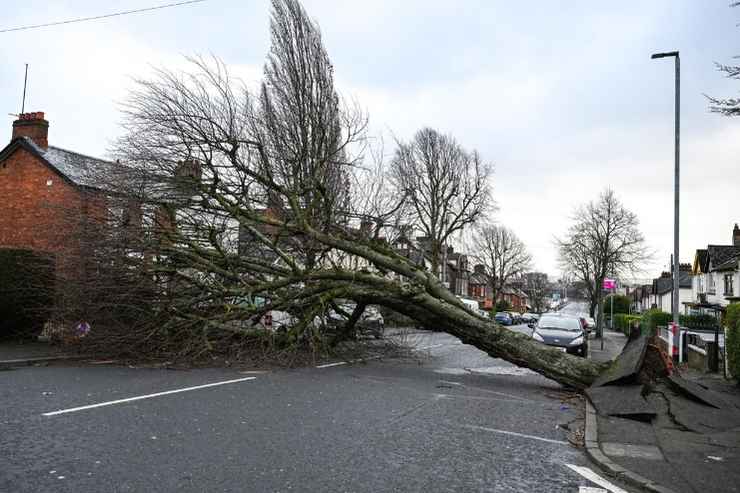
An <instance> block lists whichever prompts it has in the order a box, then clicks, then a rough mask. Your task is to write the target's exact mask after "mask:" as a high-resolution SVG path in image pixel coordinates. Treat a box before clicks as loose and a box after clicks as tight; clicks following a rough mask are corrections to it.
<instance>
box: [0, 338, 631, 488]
mask: <svg viewBox="0 0 740 493" xmlns="http://www.w3.org/2000/svg"><path fill="white" fill-rule="evenodd" d="M513 330H518V331H528V328H526V326H521V327H513ZM393 337H397V338H399V339H403V341H404V342H405V343H406V344H408V345H410V346H413V347H414V348H415V352H414V354H413V355H412V356H410V357H408V358H395V359H385V360H383V359H379V360H372V361H368V362H365V363H351V362H344V361H335V362H330V363H325V364H321V365H318V366H316V367H310V368H301V369H294V370H279V371H264V372H261V371H252V372H249V371H242V372H239V371H237V370H231V369H199V370H188V371H182V370H164V369H152V368H133V367H117V366H100V365H98V366H95V367H89V366H88V367H85V366H76V363H74V362H73V363H69V362H66V363H65V364H64V365H57V366H55V365H54V364H50V365H47V366H29V367H22V368H17V369H13V370H9V371H2V372H0V402H2V403H3V405H2V406H0V491H1V492H6V491H7V492H67V491H69V492H98V491H111V492H138V491H142V492H144V491H163V492H168V491H178V492H180V491H184V492H190V491H193V492H196V491H197V492H202V491H311V492H314V491H322V492H324V491H327V492H334V491H337V492H339V491H341V492H365V491H367V492H380V491H412V492H413V491H424V492H437V491H501V492H512V491H527V492H574V493H575V492H583V493H585V492H589V493H595V492H607V491H608V492H611V493H623V492H624V491H636V490H635V489H631V488H630V487H628V486H624V485H623V484H620V483H619V482H617V481H615V480H612V479H608V478H607V477H606V476H605V475H604V474H603V473H601V472H600V471H599V470H598V468H597V467H596V466H594V465H593V464H592V463H591V462H590V461H589V459H588V458H587V456H586V454H585V453H584V450H583V448H579V447H575V446H573V445H571V443H570V442H569V441H568V430H566V428H569V429H570V430H571V432H572V431H573V430H574V429H575V428H577V427H578V426H579V423H582V419H583V406H582V401H581V400H579V399H578V398H577V397H575V396H574V395H573V394H570V393H567V392H564V390H563V388H562V387H561V386H560V385H558V384H557V383H555V382H553V381H550V380H547V379H545V378H544V377H542V376H540V375H537V374H535V373H533V372H531V371H529V370H526V369H522V368H518V367H515V366H513V365H511V364H509V363H506V362H504V361H502V360H499V359H494V358H491V357H489V356H488V355H486V354H485V353H483V352H481V351H479V350H477V349H475V348H473V347H471V346H467V345H464V344H462V343H461V342H460V341H459V340H458V339H456V338H454V337H452V336H450V335H448V334H444V333H435V332H424V331H406V332H401V333H398V334H396V335H394V336H393Z"/></svg>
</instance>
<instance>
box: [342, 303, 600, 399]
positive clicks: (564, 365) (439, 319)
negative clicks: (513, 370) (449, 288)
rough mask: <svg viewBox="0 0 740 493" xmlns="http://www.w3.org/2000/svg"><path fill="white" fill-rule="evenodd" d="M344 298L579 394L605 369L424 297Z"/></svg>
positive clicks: (457, 307) (459, 308) (457, 308)
mask: <svg viewBox="0 0 740 493" xmlns="http://www.w3.org/2000/svg"><path fill="white" fill-rule="evenodd" d="M348 295H349V296H350V297H352V298H354V299H356V300H358V302H360V301H364V302H365V303H368V304H378V305H383V306H386V307H388V308H392V309H393V310H396V311H398V312H400V313H403V314H404V315H407V316H409V317H411V318H413V319H415V320H418V321H419V322H421V323H422V324H423V325H425V326H430V327H435V328H437V329H441V330H443V331H445V332H447V333H449V334H451V335H454V336H456V337H458V338H460V340H461V341H462V342H463V343H464V344H470V345H471V346H475V347H476V348H478V349H480V350H482V351H485V352H486V353H488V354H489V355H490V356H492V357H494V358H501V359H503V360H506V361H508V362H510V363H513V364H515V365H517V366H519V367H522V368H529V369H530V370H532V371H534V372H537V373H539V374H541V375H543V376H545V377H547V378H550V379H552V380H555V381H557V382H559V383H561V384H563V385H566V386H569V387H573V388H575V389H578V390H583V389H585V388H587V387H589V386H590V385H591V384H592V383H593V382H594V380H595V379H596V378H597V377H598V376H599V374H600V373H601V372H602V371H603V370H605V369H606V368H607V367H608V364H606V363H597V362H594V361H592V360H589V359H585V358H581V357H577V356H572V355H569V354H566V353H564V352H562V351H560V350H559V349H557V348H552V347H548V346H545V345H543V344H540V343H538V342H536V341H534V340H533V339H532V338H530V337H528V336H526V335H524V334H520V333H518V332H514V331H511V330H508V329H506V328H503V327H501V326H499V325H497V324H495V323H494V322H492V321H489V320H486V319H485V318H483V317H479V316H477V315H474V314H472V313H470V312H468V311H467V310H466V309H465V308H463V307H462V306H456V305H454V304H452V303H449V302H447V301H445V300H441V299H439V298H436V297H434V296H431V295H429V294H427V293H416V294H412V295H409V294H407V293H404V292H403V290H400V291H395V292H394V291H388V290H384V291H376V290H371V289H362V288H360V289H356V290H352V292H350V293H348Z"/></svg>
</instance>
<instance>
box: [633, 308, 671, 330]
mask: <svg viewBox="0 0 740 493" xmlns="http://www.w3.org/2000/svg"><path fill="white" fill-rule="evenodd" d="M672 320H673V316H672V315H671V314H670V313H666V312H664V311H662V310H658V309H657V308H653V309H652V310H648V311H646V312H645V313H643V314H642V317H641V319H640V327H641V329H642V331H643V332H645V333H647V334H648V335H654V334H655V328H656V327H659V326H664V325H668V324H669V323H671V321H672Z"/></svg>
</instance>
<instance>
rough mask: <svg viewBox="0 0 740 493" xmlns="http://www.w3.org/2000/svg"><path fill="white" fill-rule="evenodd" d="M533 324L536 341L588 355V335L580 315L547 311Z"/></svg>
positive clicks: (569, 351)
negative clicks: (573, 315) (571, 315)
mask: <svg viewBox="0 0 740 493" xmlns="http://www.w3.org/2000/svg"><path fill="white" fill-rule="evenodd" d="M532 326H533V328H534V330H533V331H532V339H534V340H535V341H539V342H541V343H543V344H547V345H548V346H554V347H558V348H561V349H563V350H564V351H566V352H568V353H570V354H577V355H579V356H583V357H584V358H585V357H586V356H587V355H588V336H587V335H586V331H585V330H584V328H583V324H582V323H581V320H580V318H579V317H569V316H567V315H559V314H556V313H546V314H544V315H542V317H540V320H539V321H538V322H537V324H536V325H534V324H532Z"/></svg>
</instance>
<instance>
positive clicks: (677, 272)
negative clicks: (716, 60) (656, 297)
mask: <svg viewBox="0 0 740 493" xmlns="http://www.w3.org/2000/svg"><path fill="white" fill-rule="evenodd" d="M669 57H673V59H674V61H675V86H676V89H675V97H676V102H675V107H674V109H675V116H674V125H675V131H674V134H675V135H674V136H675V142H674V149H673V151H674V161H675V162H674V175H673V176H674V181H673V296H672V297H671V301H672V303H671V304H672V306H671V312H672V314H673V326H674V330H673V344H674V347H678V344H679V330H678V329H677V328H678V322H679V314H678V298H679V278H680V277H681V269H680V260H679V259H680V257H679V255H678V253H679V252H678V233H679V203H680V202H679V191H680V166H679V163H680V149H681V145H680V144H681V137H680V136H681V57H680V56H679V54H678V51H669V52H667V53H655V54H653V55H652V56H651V57H650V58H652V59H656V58H669Z"/></svg>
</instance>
